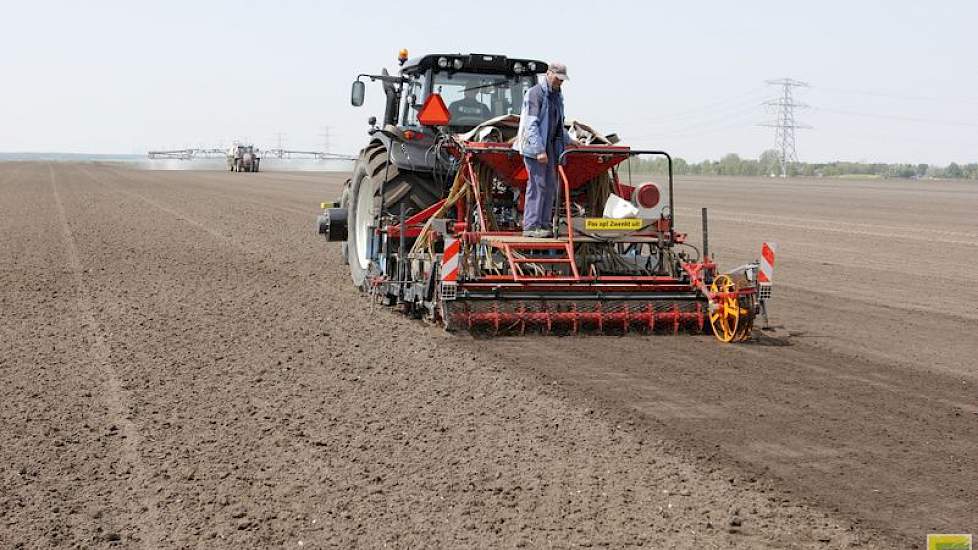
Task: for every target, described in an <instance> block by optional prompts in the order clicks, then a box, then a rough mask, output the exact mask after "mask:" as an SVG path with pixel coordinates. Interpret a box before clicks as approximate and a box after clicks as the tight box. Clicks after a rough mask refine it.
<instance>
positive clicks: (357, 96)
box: [350, 80, 367, 107]
mask: <svg viewBox="0 0 978 550" xmlns="http://www.w3.org/2000/svg"><path fill="white" fill-rule="evenodd" d="M366 88H367V87H366V85H365V84H364V83H363V81H362V80H355V81H354V82H353V90H352V91H351V92H350V103H352V104H353V106H354V107H359V106H361V105H363V96H364V94H365V93H366Z"/></svg>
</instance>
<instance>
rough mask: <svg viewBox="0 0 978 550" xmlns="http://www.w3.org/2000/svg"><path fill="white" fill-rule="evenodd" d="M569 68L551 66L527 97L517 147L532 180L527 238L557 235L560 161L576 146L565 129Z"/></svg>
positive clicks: (526, 213) (525, 209) (525, 221)
mask: <svg viewBox="0 0 978 550" xmlns="http://www.w3.org/2000/svg"><path fill="white" fill-rule="evenodd" d="M566 80H568V77H567V66H566V65H564V64H563V63H556V62H554V63H551V64H550V67H549V68H548V69H547V73H546V75H545V78H544V80H543V82H540V83H539V84H537V85H536V86H534V87H532V88H530V89H529V90H528V91H527V92H526V94H525V95H524V96H523V108H522V110H521V112H520V128H519V132H518V133H517V135H516V141H515V142H514V143H513V148H514V149H516V150H517V151H519V152H520V154H522V155H523V162H524V164H526V171H527V173H528V175H529V178H528V180H527V182H526V200H525V202H524V206H523V236H525V237H540V238H545V237H552V236H553V227H552V226H553V219H552V214H553V206H554V198H555V197H556V194H557V161H558V160H559V159H560V155H561V154H562V153H563V152H564V148H565V147H566V146H568V145H576V142H575V141H574V140H573V139H571V137H570V134H568V133H567V130H565V129H564V97H563V95H561V93H560V87H561V85H563V83H564V82H565V81H566Z"/></svg>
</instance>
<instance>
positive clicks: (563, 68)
mask: <svg viewBox="0 0 978 550" xmlns="http://www.w3.org/2000/svg"><path fill="white" fill-rule="evenodd" d="M549 69H550V70H551V71H552V72H553V73H554V74H555V75H557V78H559V79H561V80H570V77H569V76H567V65H564V64H563V63H560V62H559V61H554V62H553V63H551V64H550V67H549Z"/></svg>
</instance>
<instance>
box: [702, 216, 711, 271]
mask: <svg viewBox="0 0 978 550" xmlns="http://www.w3.org/2000/svg"><path fill="white" fill-rule="evenodd" d="M708 226H709V224H708V223H707V217H706V208H703V260H706V259H707V258H709V257H710V231H709V227H708Z"/></svg>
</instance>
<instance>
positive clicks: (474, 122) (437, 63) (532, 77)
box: [352, 51, 547, 133]
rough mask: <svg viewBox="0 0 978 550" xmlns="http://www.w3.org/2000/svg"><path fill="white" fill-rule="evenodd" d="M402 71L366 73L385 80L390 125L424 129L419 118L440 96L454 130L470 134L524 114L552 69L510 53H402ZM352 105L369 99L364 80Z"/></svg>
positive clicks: (450, 128)
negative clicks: (528, 98)
mask: <svg viewBox="0 0 978 550" xmlns="http://www.w3.org/2000/svg"><path fill="white" fill-rule="evenodd" d="M400 62H401V74H400V75H398V76H393V75H389V74H387V73H386V71H385V72H384V74H381V75H360V76H361V77H367V78H369V79H371V80H380V81H382V82H383V83H384V92H385V94H386V96H387V105H386V109H385V113H384V125H393V126H397V127H401V128H402V129H403V128H414V129H417V130H419V131H421V130H422V124H421V123H420V122H419V120H418V115H419V113H420V112H421V108H422V107H423V106H424V104H425V100H426V99H428V97H429V96H430V95H431V94H433V93H436V94H439V95H440V96H441V99H442V101H443V102H444V104H445V106H446V107H447V108H448V112H449V115H450V119H449V122H448V124H447V125H446V126H447V127H446V129H447V130H448V131H449V132H450V133H454V132H464V131H467V130H470V129H472V128H474V127H476V126H478V125H479V124H481V123H483V122H485V121H487V120H489V119H491V118H495V117H498V116H503V115H518V114H519V113H520V108H521V107H522V105H523V95H524V94H525V93H526V92H527V91H528V90H529V89H530V88H532V87H533V86H534V85H536V83H537V80H538V75H540V74H542V73H544V72H546V71H547V64H546V63H544V62H542V61H537V60H531V59H510V58H508V57H506V56H504V55H488V54H432V55H425V56H423V57H417V58H412V59H408V58H407V52H406V51H402V52H401V56H400ZM352 103H353V105H355V106H359V105H361V104H362V103H363V83H362V81H361V80H360V79H359V78H358V79H357V81H356V82H354V84H353V96H352Z"/></svg>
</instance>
